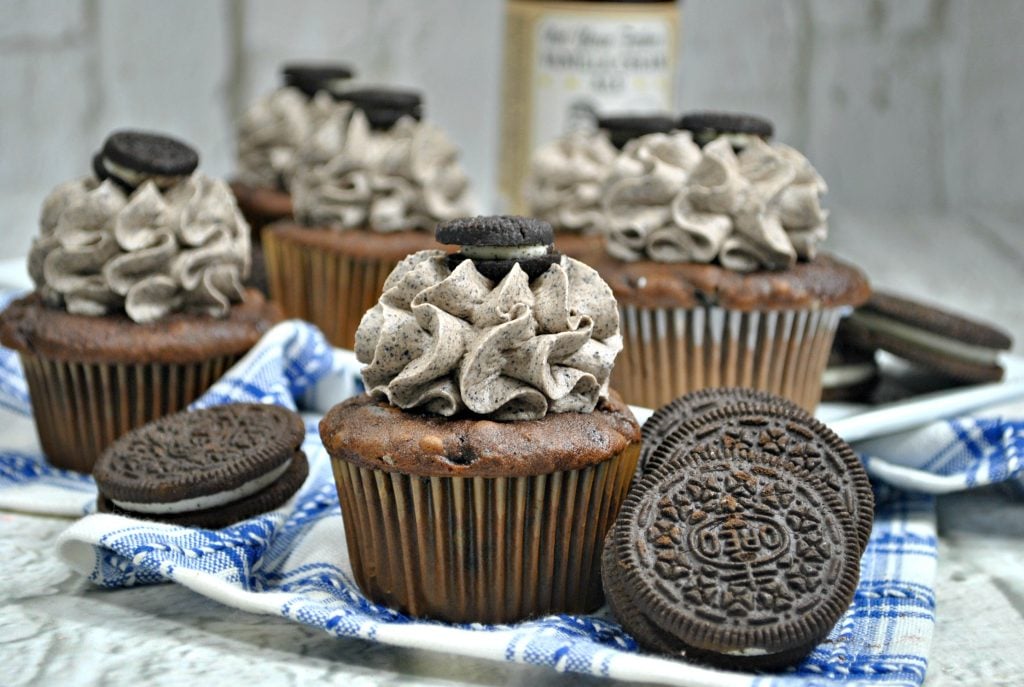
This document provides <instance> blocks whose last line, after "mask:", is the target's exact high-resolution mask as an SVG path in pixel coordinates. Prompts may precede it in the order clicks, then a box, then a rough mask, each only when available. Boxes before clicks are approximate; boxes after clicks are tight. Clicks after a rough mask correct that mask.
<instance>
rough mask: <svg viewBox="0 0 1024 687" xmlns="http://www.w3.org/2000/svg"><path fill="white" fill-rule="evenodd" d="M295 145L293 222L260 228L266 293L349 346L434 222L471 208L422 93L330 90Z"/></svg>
mask: <svg viewBox="0 0 1024 687" xmlns="http://www.w3.org/2000/svg"><path fill="white" fill-rule="evenodd" d="M338 97H339V98H342V99H343V101H345V102H348V103H350V104H351V106H352V108H351V109H350V110H347V111H338V112H335V113H334V114H333V115H332V116H331V117H330V118H328V120H327V121H325V122H324V123H323V124H322V125H321V126H320V127H318V128H317V130H316V131H315V132H314V134H313V135H312V136H311V137H310V139H309V140H308V141H307V143H306V145H305V146H303V148H302V150H301V153H300V160H299V164H298V166H297V167H296V171H295V175H294V177H293V179H292V183H291V191H292V196H293V199H294V203H295V221H284V222H279V223H276V224H274V225H271V226H269V227H267V228H266V229H265V230H264V232H263V241H264V250H265V255H266V260H267V269H268V272H269V276H270V289H271V294H272V295H273V297H274V299H275V300H276V301H278V302H279V303H280V304H281V306H282V308H283V309H284V311H285V314H286V315H288V316H289V317H299V318H302V319H305V320H308V321H310V322H312V323H314V324H316V325H317V326H318V327H320V329H322V330H323V332H324V334H325V335H326V336H327V338H328V339H329V340H330V341H331V342H332V343H334V344H335V345H337V346H341V347H344V348H352V346H353V344H354V341H355V331H356V327H357V326H358V324H359V319H360V318H361V317H362V316H363V313H365V312H366V311H367V310H368V309H369V308H371V307H372V306H373V304H374V303H375V302H376V301H377V297H378V296H379V295H380V293H381V290H382V287H383V284H384V280H385V279H386V278H387V276H388V274H389V273H390V272H391V270H392V269H394V267H395V265H397V264H398V261H399V260H401V259H402V258H404V257H405V256H406V255H408V254H410V253H414V252H416V251H418V250H424V249H426V248H430V247H436V244H435V243H434V241H433V235H432V233H431V232H432V231H433V229H434V227H435V226H436V225H437V223H438V222H440V221H444V220H448V219H453V218H455V217H461V216H464V215H466V214H467V213H468V212H469V199H468V195H467V189H468V181H467V178H466V175H465V173H464V172H463V170H462V168H461V166H460V165H459V162H458V149H457V148H456V147H455V146H454V145H453V144H452V143H451V142H450V141H449V140H448V137H447V136H446V135H445V134H444V133H443V132H442V131H441V130H440V129H438V128H436V127H434V126H432V125H430V124H428V123H423V122H421V121H419V120H420V118H421V116H422V112H421V109H422V106H421V101H420V96H419V94H417V93H412V92H407V91H397V90H384V89H366V90H361V91H350V92H347V93H342V94H340V95H339V96H338Z"/></svg>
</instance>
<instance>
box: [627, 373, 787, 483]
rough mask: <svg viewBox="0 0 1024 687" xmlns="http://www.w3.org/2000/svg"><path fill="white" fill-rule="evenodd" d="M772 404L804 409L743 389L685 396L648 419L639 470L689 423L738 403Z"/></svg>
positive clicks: (715, 389)
mask: <svg viewBox="0 0 1024 687" xmlns="http://www.w3.org/2000/svg"><path fill="white" fill-rule="evenodd" d="M742 401H745V402H748V403H771V404H775V405H777V406H786V407H789V408H791V409H792V410H793V412H795V413H802V412H803V410H802V409H801V408H800V407H799V406H798V405H796V404H795V403H793V402H792V401H790V400H789V399H786V398H783V397H782V396H776V395H775V394H771V393H768V392H767V391H759V390H757V389H750V388H747V387H741V386H722V387H712V388H708V389H699V390H697V391H691V392H689V393H687V394H683V395H682V396H680V397H679V398H676V399H675V400H673V401H670V402H669V403H666V404H665V405H663V406H661V407H660V408H658V409H657V410H655V411H654V413H652V414H651V416H650V417H649V418H647V422H645V423H644V424H643V427H641V428H640V433H641V434H640V436H641V438H642V441H643V446H642V448H641V449H640V460H639V463H638V468H639V470H640V472H641V473H642V472H643V471H644V470H646V469H647V465H648V463H649V462H650V459H651V456H652V455H654V451H655V450H656V449H657V448H658V446H659V445H660V444H661V442H662V441H663V440H664V438H665V437H666V436H668V435H669V434H671V433H672V432H674V431H675V430H677V429H679V427H680V426H681V425H682V424H684V423H686V422H693V421H695V420H697V419H698V418H700V417H701V416H703V415H706V414H707V413H709V412H711V411H712V410H718V409H720V408H725V407H727V406H730V405H735V404H736V403H738V402H742Z"/></svg>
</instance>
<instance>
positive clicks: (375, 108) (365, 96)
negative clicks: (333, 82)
mask: <svg viewBox="0 0 1024 687" xmlns="http://www.w3.org/2000/svg"><path fill="white" fill-rule="evenodd" d="M335 97H336V98H337V99H338V100H343V101H346V102H350V103H352V105H353V106H354V107H356V108H358V109H360V110H362V111H363V113H364V114H365V115H366V120H367V121H368V122H369V123H370V127H371V128H373V129H376V130H378V131H386V130H388V129H390V128H391V127H393V126H394V125H395V123H396V122H397V121H398V120H399V119H401V118H402V117H412V118H413V119H415V120H416V121H420V120H421V119H423V96H422V95H421V94H420V93H419V92H418V91H410V90H403V89H399V88H359V89H354V90H350V91H343V92H341V93H338V94H336V95H335Z"/></svg>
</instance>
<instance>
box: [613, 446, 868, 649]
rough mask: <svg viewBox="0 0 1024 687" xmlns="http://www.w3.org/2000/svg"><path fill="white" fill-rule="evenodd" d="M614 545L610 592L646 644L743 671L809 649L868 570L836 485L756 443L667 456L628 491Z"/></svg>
mask: <svg viewBox="0 0 1024 687" xmlns="http://www.w3.org/2000/svg"><path fill="white" fill-rule="evenodd" d="M605 546H606V548H605V551H604V554H603V558H602V561H603V569H602V575H603V580H604V586H605V594H606V596H607V598H608V599H609V603H610V605H611V607H612V609H613V612H615V614H616V617H617V618H618V619H619V621H620V622H621V623H622V624H623V627H624V628H625V629H626V630H627V631H629V632H630V633H631V634H633V636H634V637H635V638H636V639H637V641H638V642H639V643H640V644H641V645H642V646H644V647H645V648H647V649H649V650H653V651H657V652H660V653H668V654H673V655H680V654H681V655H685V656H686V657H687V658H690V659H694V660H697V661H701V662H706V663H710V664H713V665H718V666H722V667H728V668H734V669H750V668H778V667H781V666H784V665H788V664H790V663H793V662H796V661H797V660H799V659H800V658H801V657H802V656H804V655H806V654H807V653H808V652H809V651H810V650H811V649H813V648H814V646H816V645H817V644H818V643H819V642H820V641H821V640H822V639H824V638H825V637H826V636H827V634H828V632H829V631H830V630H831V628H832V627H833V626H834V625H835V623H836V622H837V621H838V620H839V618H840V617H841V616H842V614H843V613H844V612H845V610H846V609H847V608H848V606H849V604H850V601H851V600H852V598H853V593H854V590H855V589H856V586H857V580H858V575H859V556H858V546H857V532H856V528H855V526H854V523H853V520H852V518H851V517H850V514H849V512H848V511H847V510H846V509H845V508H844V507H843V505H842V503H841V502H840V501H839V499H838V498H837V496H836V494H835V493H834V491H833V490H832V489H830V488H829V487H828V486H826V485H825V484H824V483H823V482H822V481H821V480H819V479H817V478H816V477H814V476H813V475H812V474H810V473H809V472H807V471H806V470H803V469H801V468H799V467H797V466H795V465H794V464H792V463H790V462H788V461H785V460H782V459H779V458H776V457H773V456H769V455H765V454H760V453H756V452H749V451H748V452H739V451H717V450H714V451H708V452H700V451H698V452H695V453H690V454H686V455H677V456H674V457H673V458H672V459H671V460H669V461H668V462H666V463H663V464H661V465H660V466H659V467H657V468H656V469H655V470H654V471H653V472H652V473H651V474H650V475H648V476H647V477H645V478H644V480H643V482H642V483H641V484H640V488H638V489H634V490H633V491H631V493H630V495H629V497H627V499H626V502H625V504H624V505H623V507H622V510H621V511H620V513H619V516H618V518H617V519H616V521H615V524H614V526H613V527H612V529H611V531H610V532H609V535H608V538H607V540H606V545H605Z"/></svg>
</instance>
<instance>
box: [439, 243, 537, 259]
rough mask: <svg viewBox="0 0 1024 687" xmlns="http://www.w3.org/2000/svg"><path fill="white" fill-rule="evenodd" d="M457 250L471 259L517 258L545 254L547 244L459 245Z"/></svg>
mask: <svg viewBox="0 0 1024 687" xmlns="http://www.w3.org/2000/svg"><path fill="white" fill-rule="evenodd" d="M459 252H461V253H462V254H463V255H465V256H466V257H467V258H471V259H473V260H517V259H519V258H536V257H540V256H543V255H547V254H548V246H547V245H538V246H459Z"/></svg>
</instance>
